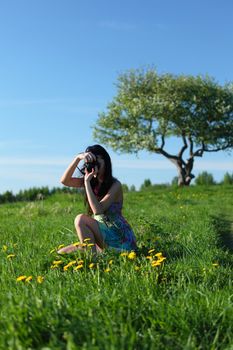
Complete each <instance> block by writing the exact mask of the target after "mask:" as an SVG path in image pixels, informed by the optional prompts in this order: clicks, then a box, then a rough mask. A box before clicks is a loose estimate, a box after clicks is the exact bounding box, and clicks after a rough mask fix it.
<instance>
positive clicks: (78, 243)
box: [73, 242, 81, 247]
mask: <svg viewBox="0 0 233 350" xmlns="http://www.w3.org/2000/svg"><path fill="white" fill-rule="evenodd" d="M80 244H81V243H80V242H74V243H73V246H74V247H78V246H79V245H80Z"/></svg>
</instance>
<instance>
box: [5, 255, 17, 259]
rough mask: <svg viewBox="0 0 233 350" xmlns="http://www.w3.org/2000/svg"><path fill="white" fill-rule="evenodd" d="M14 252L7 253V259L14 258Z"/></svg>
mask: <svg viewBox="0 0 233 350" xmlns="http://www.w3.org/2000/svg"><path fill="white" fill-rule="evenodd" d="M14 256H15V254H9V255H7V259H11V258H14Z"/></svg>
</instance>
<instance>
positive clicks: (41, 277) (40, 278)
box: [37, 276, 44, 284]
mask: <svg viewBox="0 0 233 350" xmlns="http://www.w3.org/2000/svg"><path fill="white" fill-rule="evenodd" d="M43 281H44V277H43V276H38V277H37V283H40V284H41V283H42V282H43Z"/></svg>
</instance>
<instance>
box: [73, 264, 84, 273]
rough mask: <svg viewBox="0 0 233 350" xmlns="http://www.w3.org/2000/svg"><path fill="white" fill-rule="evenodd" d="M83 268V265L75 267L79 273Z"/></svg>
mask: <svg viewBox="0 0 233 350" xmlns="http://www.w3.org/2000/svg"><path fill="white" fill-rule="evenodd" d="M81 268H83V265H82V264H81V265H78V266H75V268H74V270H75V271H77V270H80V269H81Z"/></svg>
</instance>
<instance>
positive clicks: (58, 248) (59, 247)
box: [57, 244, 65, 250]
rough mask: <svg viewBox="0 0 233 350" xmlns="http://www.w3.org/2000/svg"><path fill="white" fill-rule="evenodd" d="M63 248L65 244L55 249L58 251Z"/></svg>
mask: <svg viewBox="0 0 233 350" xmlns="http://www.w3.org/2000/svg"><path fill="white" fill-rule="evenodd" d="M63 247H65V244H60V245H59V246H58V247H57V250H59V249H61V248H63Z"/></svg>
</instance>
